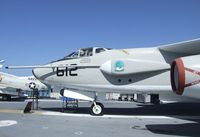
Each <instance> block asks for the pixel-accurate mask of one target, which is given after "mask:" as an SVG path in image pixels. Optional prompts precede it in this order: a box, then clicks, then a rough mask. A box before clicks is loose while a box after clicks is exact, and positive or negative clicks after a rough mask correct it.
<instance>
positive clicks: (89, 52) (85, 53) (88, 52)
mask: <svg viewBox="0 0 200 137" xmlns="http://www.w3.org/2000/svg"><path fill="white" fill-rule="evenodd" d="M107 50H110V49H109V48H101V47H91V48H85V49H79V50H78V51H75V52H72V53H71V54H69V55H67V56H66V57H64V59H73V58H80V57H90V56H93V55H95V54H98V53H101V52H104V51H107Z"/></svg>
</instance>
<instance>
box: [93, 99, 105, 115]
mask: <svg viewBox="0 0 200 137" xmlns="http://www.w3.org/2000/svg"><path fill="white" fill-rule="evenodd" d="M103 113H104V106H103V104H101V103H99V102H95V101H94V102H93V104H92V106H91V115H93V116H102V115H103Z"/></svg>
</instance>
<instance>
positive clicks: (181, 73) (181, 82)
mask: <svg viewBox="0 0 200 137" xmlns="http://www.w3.org/2000/svg"><path fill="white" fill-rule="evenodd" d="M175 67H177V69H178V72H177V73H178V87H176V84H175V79H174V78H175V76H174V69H175ZM171 83H172V89H173V91H174V92H176V94H178V95H182V94H183V91H184V88H185V67H184V64H183V61H182V59H181V58H178V59H176V60H175V61H174V62H173V63H172V65H171Z"/></svg>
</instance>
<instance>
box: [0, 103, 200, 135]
mask: <svg viewBox="0 0 200 137" xmlns="http://www.w3.org/2000/svg"><path fill="white" fill-rule="evenodd" d="M27 102H28V101H25V102H0V136H2V137H12V136H20V137H27V136H29V137H35V136H37V137H42V136H48V137H55V136H56V137H64V136H71V137H77V136H85V137H86V136H87V137H102V136H104V137H106V136H108V137H110V136H115V137H121V136H124V137H132V136H137V137H146V136H148V137H162V136H163V137H168V136H169V137H170V136H171V137H172V136H173V137H174V136H192V137H197V136H199V135H200V131H199V129H200V123H199V122H200V109H199V108H200V103H199V102H185V103H183V102H182V103H175V102H174V103H173V102H171V103H167V104H160V105H151V104H140V103H135V102H116V101H103V102H102V103H103V104H104V106H105V114H104V116H91V115H90V108H89V107H90V103H88V102H79V108H78V109H77V110H76V111H74V112H72V111H67V110H66V111H65V112H62V108H61V106H62V101H59V100H39V110H37V111H36V110H34V111H32V112H31V113H28V114H24V113H23V109H24V107H25V106H26V103H27Z"/></svg>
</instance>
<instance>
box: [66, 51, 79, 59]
mask: <svg viewBox="0 0 200 137" xmlns="http://www.w3.org/2000/svg"><path fill="white" fill-rule="evenodd" d="M77 57H78V52H73V53H71V54H69V55H67V56H66V57H64V59H67V58H77Z"/></svg>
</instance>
